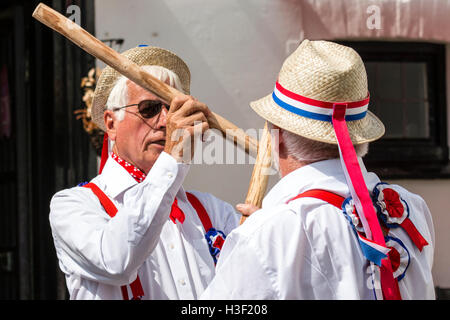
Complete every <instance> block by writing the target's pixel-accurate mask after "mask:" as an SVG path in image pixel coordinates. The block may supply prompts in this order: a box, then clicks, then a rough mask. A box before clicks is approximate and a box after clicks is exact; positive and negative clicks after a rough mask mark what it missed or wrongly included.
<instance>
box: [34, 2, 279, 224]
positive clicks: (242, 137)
mask: <svg viewBox="0 0 450 320" xmlns="http://www.w3.org/2000/svg"><path fill="white" fill-rule="evenodd" d="M33 17H34V18H35V19H37V20H38V21H40V22H42V23H43V24H45V25H46V26H48V27H49V28H51V29H53V30H55V31H56V32H58V33H60V34H61V35H63V36H64V37H66V38H67V39H69V40H70V41H72V42H73V43H75V44H76V45H77V46H79V47H80V48H81V49H83V50H84V51H86V52H88V53H89V54H91V55H93V56H94V57H96V58H97V59H99V60H101V61H103V62H104V63H106V64H107V65H109V66H110V67H111V68H113V69H115V70H116V71H118V72H119V73H121V74H122V75H124V76H126V77H127V78H128V79H130V80H131V81H133V82H135V83H136V84H138V85H140V86H141V87H143V88H144V89H147V90H149V91H151V92H153V93H154V94H155V95H157V96H158V97H160V98H161V99H163V100H165V101H168V102H171V101H172V99H173V98H174V97H175V96H177V95H180V94H182V93H181V92H179V91H178V90H176V89H175V88H172V87H171V86H169V85H167V84H166V83H164V82H162V81H160V80H158V79H157V78H155V77H153V76H152V75H150V74H149V73H147V72H146V71H144V70H142V69H141V68H140V67H139V66H138V65H136V64H135V63H134V62H132V61H130V60H129V59H127V58H126V57H124V56H122V55H120V54H119V53H118V52H116V51H115V50H113V49H112V48H110V47H108V46H107V45H105V44H104V43H103V42H101V41H100V40H98V39H97V38H95V37H94V36H93V35H91V34H90V33H89V32H87V31H86V30H84V29H83V28H81V27H80V26H79V25H77V24H76V23H74V22H73V21H71V20H70V19H68V18H66V17H65V16H63V15H62V14H60V13H59V12H57V11H55V10H53V9H52V8H50V7H48V6H46V5H45V4H43V3H40V4H39V5H38V6H37V7H36V9H35V10H34V12H33ZM212 114H213V115H212V116H211V117H209V118H208V122H209V125H210V127H211V128H214V129H218V130H220V132H221V133H222V135H223V136H224V137H225V138H227V139H229V140H231V141H233V143H234V144H236V145H238V146H240V147H242V148H243V149H244V150H245V151H246V152H247V153H249V154H250V155H256V154H257V158H256V163H255V166H254V169H253V173H252V178H251V181H250V185H249V190H248V193H247V198H246V200H245V202H246V203H250V204H253V205H255V206H258V207H261V202H262V199H263V197H264V194H265V192H266V188H267V182H268V170H269V169H270V164H271V155H270V153H271V147H270V132H269V131H268V129H267V123H266V126H265V129H264V133H263V136H262V137H261V141H260V143H259V147H258V141H257V140H256V139H253V138H252V137H250V136H248V135H247V134H245V132H244V131H243V130H242V129H240V128H239V127H237V126H236V125H234V124H233V123H231V122H230V121H228V120H227V119H225V118H223V117H221V116H220V115H218V114H216V113H214V112H213V113H212ZM244 220H245V217H244V216H243V217H242V219H241V223H243V222H244Z"/></svg>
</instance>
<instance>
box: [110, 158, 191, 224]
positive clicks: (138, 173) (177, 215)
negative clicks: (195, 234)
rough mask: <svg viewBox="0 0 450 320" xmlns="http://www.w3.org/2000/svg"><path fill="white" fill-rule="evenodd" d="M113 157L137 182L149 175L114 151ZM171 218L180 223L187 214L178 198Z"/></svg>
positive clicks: (171, 212) (174, 202)
mask: <svg viewBox="0 0 450 320" xmlns="http://www.w3.org/2000/svg"><path fill="white" fill-rule="evenodd" d="M111 157H112V158H113V159H114V160H115V161H116V162H117V163H118V164H120V165H121V166H122V167H123V168H124V169H125V170H127V172H128V173H129V174H130V175H131V176H132V177H133V178H134V180H136V182H137V183H141V182H142V181H144V179H145V177H146V176H147V175H146V174H145V173H144V172H142V170H140V169H139V168H137V167H136V166H134V165H132V164H131V163H129V162H127V161H125V160H123V159H122V158H121V157H119V156H118V155H116V154H115V153H114V152H113V153H112V154H111ZM169 217H170V220H172V222H173V223H176V220H178V221H180V223H183V222H184V219H185V215H184V212H183V211H182V210H181V209H180V207H179V206H178V201H177V198H175V200H174V201H173V203H172V209H171V210H170V216H169Z"/></svg>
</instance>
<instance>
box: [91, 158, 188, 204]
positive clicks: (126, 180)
mask: <svg viewBox="0 0 450 320" xmlns="http://www.w3.org/2000/svg"><path fill="white" fill-rule="evenodd" d="M99 177H100V179H101V183H102V184H103V187H104V189H103V191H104V192H105V193H106V194H108V195H109V196H110V197H112V198H115V197H117V196H118V195H119V194H121V193H122V192H124V191H125V190H127V189H129V188H131V187H132V186H134V185H137V184H138V182H137V181H136V179H135V178H133V177H132V176H131V175H130V174H129V173H128V171H127V170H126V169H125V168H124V167H122V166H121V165H120V164H119V163H117V161H115V160H114V159H113V158H112V157H111V156H110V157H109V158H108V160H107V161H106V163H105V166H104V167H103V171H102V173H101V174H100V175H99ZM176 197H177V198H178V199H179V200H180V201H187V196H186V192H185V190H184V188H183V186H181V187H180V189H179V190H178V192H177V194H176Z"/></svg>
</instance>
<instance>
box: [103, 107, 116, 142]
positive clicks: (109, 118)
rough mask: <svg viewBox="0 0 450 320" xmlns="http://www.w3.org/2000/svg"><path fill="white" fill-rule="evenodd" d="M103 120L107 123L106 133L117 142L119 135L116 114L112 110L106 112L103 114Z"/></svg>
mask: <svg viewBox="0 0 450 320" xmlns="http://www.w3.org/2000/svg"><path fill="white" fill-rule="evenodd" d="M103 120H104V121H105V127H106V133H107V134H108V138H109V139H110V140H111V141H115V140H116V135H117V128H116V124H117V118H116V113H115V112H114V111H112V110H105V112H104V113H103Z"/></svg>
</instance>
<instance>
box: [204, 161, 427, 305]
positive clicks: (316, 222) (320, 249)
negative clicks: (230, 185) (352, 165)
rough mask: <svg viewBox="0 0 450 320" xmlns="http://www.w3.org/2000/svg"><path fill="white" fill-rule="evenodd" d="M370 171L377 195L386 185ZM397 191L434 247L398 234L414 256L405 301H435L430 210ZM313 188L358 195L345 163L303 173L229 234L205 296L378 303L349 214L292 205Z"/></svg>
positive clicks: (324, 206)
mask: <svg viewBox="0 0 450 320" xmlns="http://www.w3.org/2000/svg"><path fill="white" fill-rule="evenodd" d="M361 163H362V162H361ZM362 171H363V175H364V177H365V180H366V184H367V187H368V188H369V190H372V189H373V187H374V186H375V185H376V184H377V183H378V182H380V180H379V179H378V177H377V176H376V175H375V174H373V173H367V171H366V169H365V168H364V167H363V168H362ZM392 188H394V189H395V190H396V191H397V192H399V193H400V194H401V197H402V198H403V199H404V200H406V201H407V203H408V205H409V206H410V219H411V221H412V222H413V223H414V224H415V226H416V228H417V229H418V230H419V231H420V233H421V234H422V236H423V237H424V238H425V239H426V240H427V241H428V243H429V245H428V246H426V247H424V248H423V251H422V252H420V251H419V250H418V249H417V248H416V247H415V246H414V244H413V243H412V242H411V241H410V239H409V237H408V236H407V234H406V233H405V232H404V231H403V230H401V228H396V229H391V230H392V232H393V234H394V235H395V236H396V237H398V238H400V239H401V240H402V241H403V243H404V244H405V245H406V247H407V249H408V250H409V253H410V256H411V261H410V265H409V267H408V269H407V271H406V275H405V276H404V278H403V279H402V280H401V281H399V287H400V292H401V295H402V298H403V299H434V298H435V293H434V286H433V280H432V275H431V267H432V263H433V250H434V249H433V247H434V229H433V224H432V220H431V215H430V212H429V210H428V208H427V206H426V204H425V202H424V201H423V199H422V198H421V197H419V196H418V195H415V194H412V193H410V192H408V191H406V190H405V189H403V188H401V187H399V186H392ZM311 189H323V190H327V191H331V192H334V193H336V194H338V195H340V196H343V197H345V198H347V197H349V196H350V194H349V190H348V187H347V184H346V180H345V176H344V173H343V171H342V168H341V163H340V161H339V160H338V159H333V160H326V161H320V162H316V163H313V164H311V165H308V166H305V167H302V168H299V169H297V170H295V171H293V172H291V173H290V174H288V175H286V176H285V177H284V178H282V179H281V180H280V181H279V182H278V183H277V184H276V185H275V186H274V187H273V188H272V190H270V192H269V193H268V194H267V196H266V197H265V198H264V201H263V204H262V209H261V210H259V211H257V212H255V213H253V215H251V216H250V217H249V218H248V219H247V220H246V221H245V223H244V224H243V225H241V226H240V227H238V228H237V229H235V230H234V231H233V232H232V233H231V234H230V235H228V237H227V240H226V241H225V244H224V246H223V248H222V252H221V256H220V260H219V262H218V264H217V268H216V276H215V278H214V280H213V281H212V282H211V284H210V285H209V287H208V288H207V289H206V290H205V292H204V294H203V295H202V297H201V299H374V293H373V290H372V288H371V280H370V279H371V278H370V277H371V273H370V271H369V270H370V269H368V266H369V264H368V261H367V260H366V259H365V257H364V256H363V255H362V252H361V249H360V246H359V243H358V241H357V237H356V235H355V233H354V232H353V229H352V227H351V226H350V224H349V222H348V220H347V219H346V218H345V216H344V214H343V213H342V211H340V210H339V209H337V208H336V207H334V206H332V205H330V204H328V203H326V202H324V201H321V200H318V199H315V198H300V199H297V200H294V201H291V202H289V204H286V202H287V201H288V200H290V199H292V198H293V197H295V196H297V195H298V194H300V193H303V192H305V191H307V190H311Z"/></svg>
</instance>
